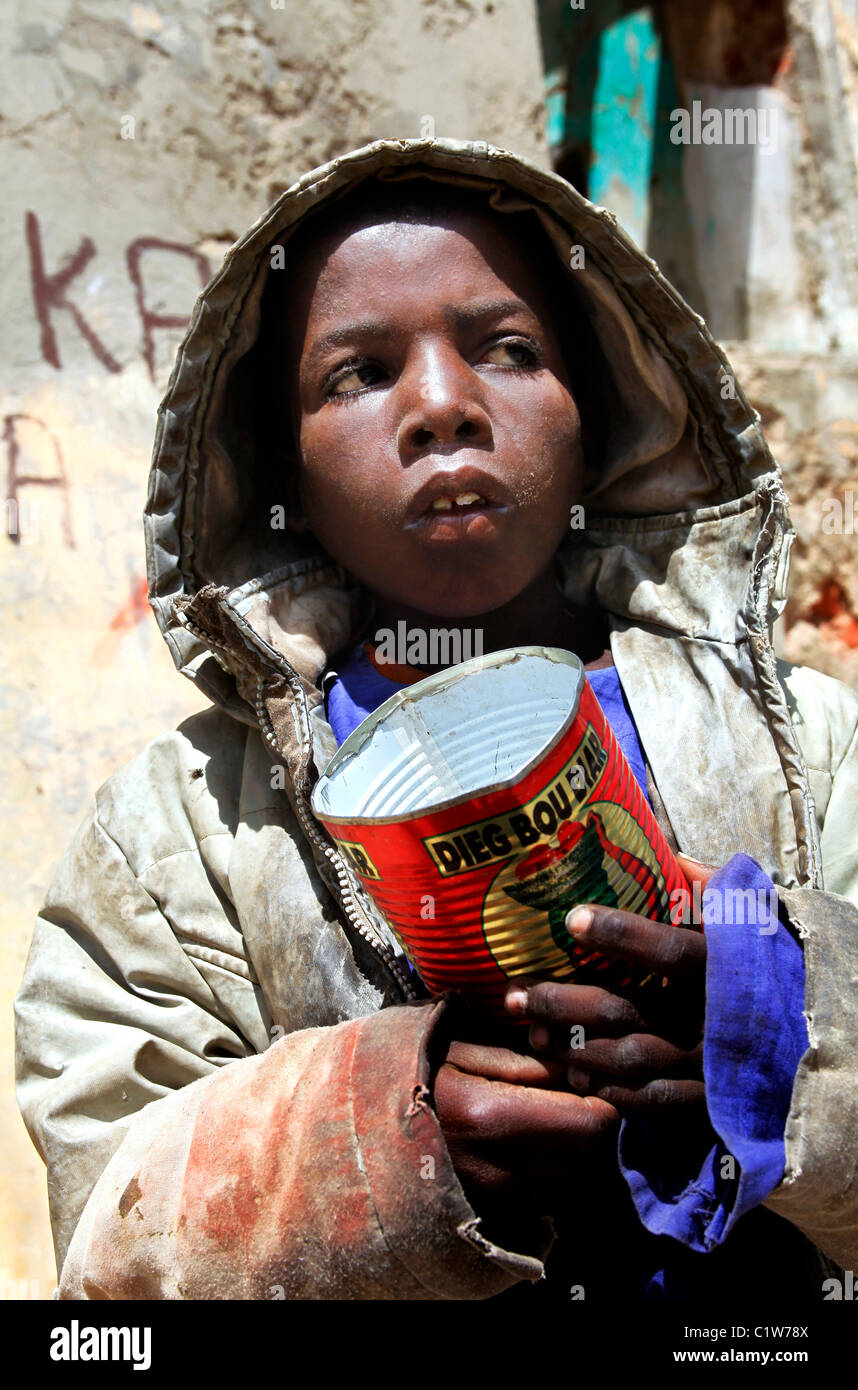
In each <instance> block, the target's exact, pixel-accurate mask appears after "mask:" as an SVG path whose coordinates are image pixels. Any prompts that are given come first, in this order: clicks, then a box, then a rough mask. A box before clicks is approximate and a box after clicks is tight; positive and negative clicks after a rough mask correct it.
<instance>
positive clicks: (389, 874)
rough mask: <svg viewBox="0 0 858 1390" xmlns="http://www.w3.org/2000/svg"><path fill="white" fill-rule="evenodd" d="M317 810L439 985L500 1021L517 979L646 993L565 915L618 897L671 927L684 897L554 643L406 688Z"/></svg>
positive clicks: (369, 725)
mask: <svg viewBox="0 0 858 1390" xmlns="http://www.w3.org/2000/svg"><path fill="white" fill-rule="evenodd" d="M311 805H312V809H313V812H314V814H315V815H316V816H317V817H318V819H319V820H320V821H322V823H323V824H324V825H325V827H326V828H327V830H328V832H329V834H330V835H331V836H332V838H333V839H334V841H335V843H336V845H337V847H338V848H339V850H340V851H341V852H342V854H343V855H344V856H345V858H346V860H347V862H348V863H349V865H350V866H351V868H352V869H353V871H354V872H355V874H356V875H357V876H358V878H359V879H360V880H361V882H362V883H363V885H364V887H365V888H366V890H367V892H368V893H370V895H371V896H372V898H373V899H374V901H375V903H376V904H377V906H378V908H379V909H380V911H381V912H382V914H383V915H384V917H385V918H386V920H387V921H388V923H389V924H390V927H391V929H392V931H393V932H394V934H395V936H396V938H397V940H398V941H399V942H400V944H401V946H402V949H403V951H404V952H405V954H406V955H407V956H408V958H409V960H410V961H411V963H412V965H413V966H414V968H415V969H416V970H417V972H418V973H419V975H420V977H421V978H422V980H423V981H424V983H425V984H426V986H427V988H428V989H429V990H430V991H431V992H432V993H439V992H441V991H443V990H446V989H455V990H459V991H461V992H462V993H464V994H466V995H468V996H469V997H470V998H471V1000H472V1001H473V1002H475V1003H478V1004H480V1005H482V1006H484V1007H485V1008H486V1009H487V1010H488V1011H490V1012H491V1013H493V1014H495V1015H496V1016H498V1017H501V1016H503V1014H504V1011H503V997H504V994H505V991H506V987H507V984H508V981H509V980H511V979H514V978H515V977H516V976H524V975H526V976H530V977H534V976H539V977H542V978H548V979H554V980H562V981H565V982H574V983H576V984H600V985H602V986H603V987H605V988H613V987H616V986H618V985H621V986H622V985H628V984H630V983H643V982H644V980H645V978H646V975H645V972H644V971H642V970H637V971H636V970H635V969H633V968H631V967H629V966H627V965H625V964H623V963H621V962H613V961H609V960H607V959H606V958H605V957H603V956H600V955H598V954H596V953H594V952H592V951H588V950H587V949H586V948H585V947H583V946H581V945H579V944H577V943H576V942H575V941H574V940H573V939H572V938H571V937H570V936H569V933H568V932H567V931H566V927H565V918H566V914H567V913H568V912H569V910H570V908H572V907H574V906H576V905H577V904H579V903H605V904H609V905H613V906H616V907H620V908H624V909H626V910H627V911H629V912H635V913H639V914H640V915H641V916H644V917H649V918H651V919H653V920H655V921H662V922H669V921H670V920H671V916H672V909H673V907H674V905H675V904H676V903H677V902H678V901H680V902H681V901H682V894H684V893H685V892H687V884H686V882H685V878H684V877H683V874H682V871H681V870H680V868H679V865H678V864H677V862H676V859H675V858H674V856H673V855H672V853H671V851H670V849H669V847H668V845H667V843H666V841H665V839H664V836H663V835H662V833H661V831H660V829H659V827H658V825H657V823H656V820H655V817H654V816H653V814H652V811H651V810H650V807H649V805H648V803H647V801H646V798H645V797H644V795H643V793H642V791H641V789H640V787H639V786H638V783H637V780H636V778H635V776H634V774H633V772H632V770H631V768H630V767H629V764H628V762H627V761H626V758H625V757H624V755H623V753H622V750H621V749H620V747H619V745H618V743H617V741H616V738H615V737H614V734H613V732H612V730H611V728H610V726H609V724H608V723H607V721H606V719H605V716H604V714H603V713H602V709H601V706H600V705H599V703H598V701H597V699H596V697H595V695H594V694H593V691H592V689H591V688H590V685H589V682H588V681H587V679H586V675H585V672H584V668H583V666H582V664H581V662H580V661H579V659H578V658H577V657H576V656H574V655H573V654H572V653H571V652H567V651H562V650H560V649H559V648H553V647H517V648H512V649H510V650H508V651H502V652H493V653H491V654H489V655H487V656H481V657H476V658H474V660H472V661H467V662H464V663H462V664H461V665H459V666H455V667H451V668H449V669H448V670H445V671H442V672H439V673H437V674H435V675H432V676H428V677H427V678H426V679H425V680H422V681H419V682H417V683H416V684H415V685H411V686H408V687H407V688H406V689H405V690H402V691H399V692H397V694H395V695H393V696H392V697H391V698H390V699H389V700H387V701H385V703H384V704H383V705H381V706H380V707H379V708H378V709H377V710H375V711H374V712H373V713H372V714H371V715H369V717H368V718H367V719H365V720H364V721H363V723H362V724H360V725H359V726H358V728H357V729H355V730H354V731H353V733H351V734H350V735H349V737H348V738H347V739H346V740H345V742H344V743H343V744H342V746H341V747H340V748H339V750H338V751H337V753H336V754H335V755H334V757H333V758H332V759H331V762H330V763H329V764H328V766H327V768H326V769H325V774H324V776H323V777H322V778H321V779H320V780H319V781H318V783H317V784H316V786H315V788H314V789H313V794H312V799H311ZM675 894H679V895H680V897H679V898H677V897H675V896H673V895H675Z"/></svg>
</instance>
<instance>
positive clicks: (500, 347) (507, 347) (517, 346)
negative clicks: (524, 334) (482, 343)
mask: <svg viewBox="0 0 858 1390" xmlns="http://www.w3.org/2000/svg"><path fill="white" fill-rule="evenodd" d="M485 360H486V361H487V362H493V363H495V364H496V365H497V366H499V367H535V366H536V365H537V363H538V362H539V351H538V349H537V347H536V344H535V343H531V342H529V341H528V340H527V339H526V338H507V339H505V340H504V342H502V343H495V344H494V346H493V347H490V348H489V350H488V352H487V353H486V355H485Z"/></svg>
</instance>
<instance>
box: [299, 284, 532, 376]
mask: <svg viewBox="0 0 858 1390" xmlns="http://www.w3.org/2000/svg"><path fill="white" fill-rule="evenodd" d="M513 313H526V314H530V315H532V314H533V310H532V309H531V307H530V305H529V304H525V302H524V300H523V299H515V298H508V299H485V300H482V301H481V302H480V303H478V304H470V305H467V304H466V305H461V304H451V305H448V307H447V308H446V309H445V310H444V318H445V320H446V321H447V323H448V324H449V326H450V327H451V328H456V329H459V330H464V329H468V328H472V327H473V326H474V324H476V323H479V322H481V321H482V320H483V319H489V318H502V317H503V315H504V314H513ZM393 327H394V325H393V324H392V323H390V322H389V321H387V320H385V319H365V320H363V321H356V322H355V323H348V324H343V325H342V326H341V327H340V328H332V329H330V331H329V332H327V333H322V334H320V336H319V337H318V338H316V340H315V342H314V343H313V346H312V347H311V349H310V351H309V353H308V355H307V366H308V367H309V366H312V364H313V363H314V362H315V361H316V359H317V358H319V357H323V356H324V354H325V353H326V352H327V351H328V350H329V349H330V348H335V347H342V346H343V345H345V344H348V343H349V342H351V341H352V340H353V339H354V338H357V337H359V336H361V335H362V334H365V335H366V336H368V337H380V336H382V335H383V334H384V333H389V332H390V331H391V330H392V329H393Z"/></svg>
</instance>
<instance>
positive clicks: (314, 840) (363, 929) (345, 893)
mask: <svg viewBox="0 0 858 1390" xmlns="http://www.w3.org/2000/svg"><path fill="white" fill-rule="evenodd" d="M182 624H183V626H184V627H187V628H188V630H189V631H190V632H192V633H193V634H194V636H196V637H198V638H199V639H200V641H201V642H204V643H205V644H206V646H207V647H210V648H215V647H219V648H220V649H221V651H224V652H226V653H227V655H233V653H232V652H231V651H230V648H229V646H228V645H227V643H226V642H221V641H219V640H218V639H217V638H214V637H212V636H211V634H210V633H208V632H205V631H204V630H203V629H202V628H201V627H199V626H198V624H197V623H195V622H193V621H192V620H191V619H190V618H188V617H187V615H186V614H184V613H183V614H182ZM278 666H279V662H278ZM280 669H281V671H282V674H283V675H284V676H285V677H286V679H287V680H288V682H289V684H290V686H291V687H292V689H293V691H295V694H296V695H297V696H298V698H299V699H301V700H303V699H304V698H305V696H304V692H303V690H300V689H299V688H297V687H296V685H295V682H294V680H293V678H292V672H291V669H290V668H289V667H288V664H287V663H286V662H284V663H283V667H281V668H280ZM263 689H264V685H263V681H262V679H261V677H258V678H257V687H256V698H255V700H254V707H255V710H256V717H257V719H258V720H259V728H260V732H261V734H262V736H263V738H264V739H265V741H266V743H268V744H269V745H270V747H271V748H272V749H273V750H274V752H275V753H276V754H277V756H278V757H279V758H281V759H282V757H283V752H282V749H280V748H279V747H278V745H277V737H276V735H275V733H274V729H273V727H272V724H271V720H270V718H269V715H268V711H267V710H266V708H265V705H264V704H263V701H262V693H263ZM301 748H302V752H304V753H306V755H307V757H308V758H309V756H310V749H309V748H307V747H305V746H304V743H303V736H302V745H301ZM295 806H296V810H297V812H298V819H299V821H300V822H301V829H302V830H303V831H304V834H305V835H306V836H307V839H308V840H309V841H310V842H311V844H314V845H316V846H317V848H319V849H320V850H321V851H322V853H323V854H324V856H325V858H326V859H328V860H329V861H330V863H331V864H333V866H334V871H335V873H336V875H337V883H338V885H339V889H340V899H341V903H342V908H343V911H344V912H345V914H346V916H347V917H348V919H349V921H350V922H351V924H352V926H353V927H354V929H355V931H356V932H357V933H358V935H359V936H360V937H361V938H362V939H363V940H364V941H366V942H367V944H368V945H370V946H371V947H372V949H373V950H374V951H375V953H376V955H377V956H378V957H379V959H380V960H381V961H382V962H383V963H384V965H385V966H386V967H387V969H388V970H389V972H390V974H391V975H392V976H393V978H394V979H395V981H396V983H397V984H398V985H399V988H400V989H401V990H402V992H403V994H404V995H405V998H406V999H416V998H417V997H418V996H417V991H416V990H415V989H414V987H413V985H411V984H410V983H409V981H408V980H407V979H406V978H405V976H404V974H403V973H402V971H401V969H400V968H399V966H398V965H397V963H396V960H395V959H394V956H393V952H392V951H391V950H390V947H389V946H386V945H385V943H384V942H383V941H381V940H379V938H378V937H377V936H376V934H375V932H374V931H372V930H371V928H370V927H369V925H368V924H367V923H366V922H365V921H361V918H360V917H359V916H358V905H357V903H356V901H355V897H354V893H353V892H352V886H351V884H350V883H349V879H348V875H347V873H346V869H345V864H344V862H343V859H342V856H341V855H339V854H338V853H337V851H336V850H335V849H334V847H333V845H329V844H328V843H327V841H326V840H325V839H324V837H323V836H322V835H321V834H320V833H319V831H318V829H317V828H316V826H315V824H314V821H313V816H312V812H311V811H310V809H309V807H308V805H307V802H306V798H305V797H304V794H303V793H302V792H301V790H300V788H298V787H296V788H295Z"/></svg>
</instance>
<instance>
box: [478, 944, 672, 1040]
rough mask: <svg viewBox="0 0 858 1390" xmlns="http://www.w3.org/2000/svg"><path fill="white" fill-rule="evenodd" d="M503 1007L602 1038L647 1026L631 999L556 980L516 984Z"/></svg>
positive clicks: (538, 1021)
mask: <svg viewBox="0 0 858 1390" xmlns="http://www.w3.org/2000/svg"><path fill="white" fill-rule="evenodd" d="M671 930H673V928H671ZM506 1007H507V1009H508V1011H509V1012H510V1013H511V1014H517V1015H519V1016H520V1017H524V1018H527V1019H529V1020H531V1021H532V1022H533V1023H537V1024H548V1025H551V1026H552V1027H559V1028H563V1027H566V1028H571V1027H572V1026H573V1025H574V1026H581V1027H583V1028H584V1029H585V1030H586V1029H587V1028H591V1029H593V1030H598V1031H599V1032H600V1033H601V1034H602V1035H603V1036H605V1037H613V1036H616V1037H619V1036H621V1034H623V1033H628V1032H629V1030H630V1029H632V1028H642V1027H645V1026H646V1020H645V1019H644V1018H643V1016H642V1015H641V1013H640V1012H639V1011H638V1009H637V1008H636V1007H635V1005H634V1004H633V1003H632V1002H631V1000H629V999H626V998H624V997H623V995H621V994H614V993H613V992H612V991H611V990H607V989H599V987H598V986H597V985H564V984H562V983H561V982H560V981H555V980H540V981H538V982H537V983H536V984H525V985H521V984H519V983H518V982H516V983H515V984H514V985H511V986H510V988H509V989H508V990H507V994H506ZM551 1041H553V1039H552V1040H551ZM534 1045H535V1044H534ZM549 1046H550V1043H549ZM546 1050H548V1049H546Z"/></svg>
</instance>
